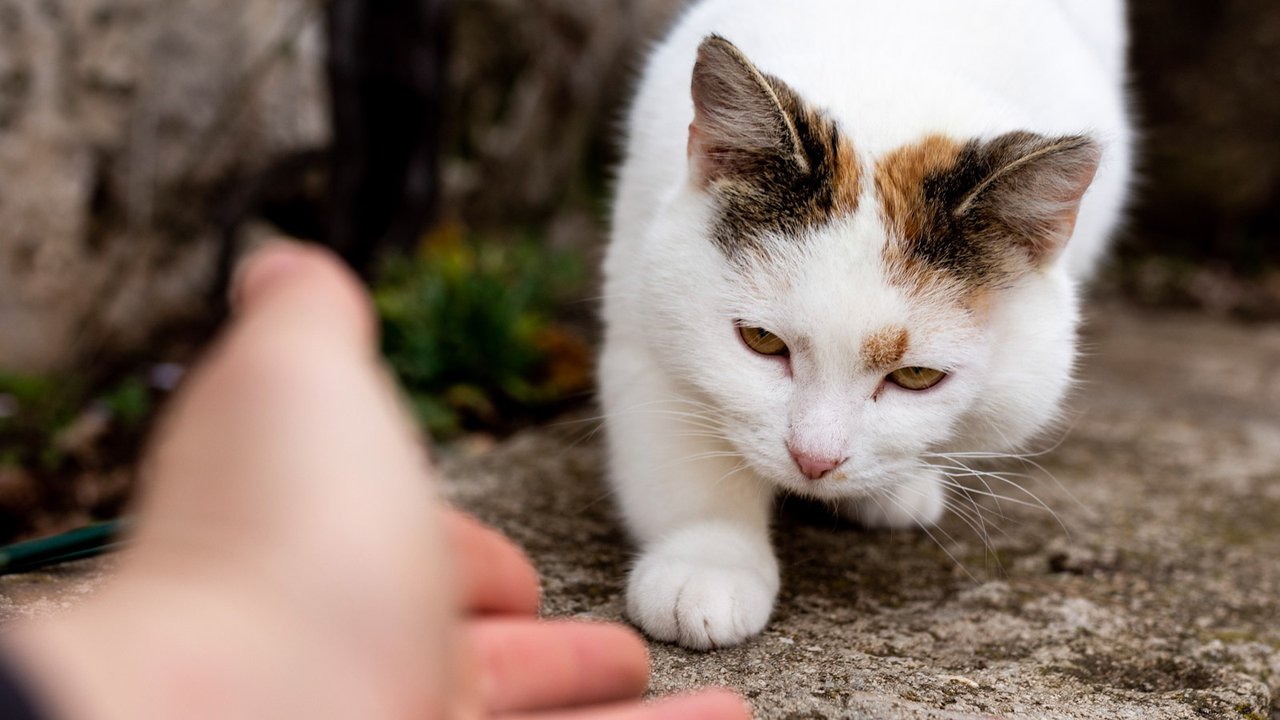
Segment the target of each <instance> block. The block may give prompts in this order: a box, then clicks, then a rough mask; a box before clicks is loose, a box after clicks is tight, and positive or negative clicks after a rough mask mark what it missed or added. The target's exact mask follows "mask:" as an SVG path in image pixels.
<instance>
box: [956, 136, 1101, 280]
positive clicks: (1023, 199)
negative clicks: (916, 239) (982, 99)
mask: <svg viewBox="0 0 1280 720" xmlns="http://www.w3.org/2000/svg"><path fill="white" fill-rule="evenodd" d="M979 153H980V154H981V155H983V156H985V157H984V160H985V162H984V163H983V164H984V165H986V167H988V168H990V172H989V174H987V176H986V177H985V179H983V180H982V181H981V182H979V183H978V184H977V185H976V186H975V187H974V188H973V189H972V190H970V192H969V193H968V194H967V195H966V196H965V197H963V198H962V199H961V200H960V202H959V203H958V204H957V205H956V207H955V214H956V215H957V216H958V217H961V218H966V219H971V220H978V221H980V223H981V224H982V225H984V226H986V227H987V228H988V229H991V230H998V231H999V232H1000V234H1001V235H1003V236H1005V237H1007V238H1008V239H1009V240H1010V241H1011V242H1013V243H1014V244H1015V245H1016V246H1018V247H1019V248H1020V249H1021V250H1023V251H1025V252H1026V253H1027V254H1029V255H1030V258H1031V260H1032V263H1033V264H1034V265H1035V266H1037V267H1042V266H1044V265H1046V264H1047V263H1049V262H1050V261H1052V260H1053V258H1055V257H1056V256H1057V255H1058V253H1059V252H1060V251H1061V250H1062V248H1063V247H1064V246H1065V245H1066V243H1067V240H1068V239H1069V238H1070V237H1071V233H1072V231H1073V230H1074V229H1075V224H1076V216H1077V214H1078V213H1079V212H1080V201H1081V199H1083V197H1084V193H1085V191H1086V190H1088V189H1089V185H1090V183H1092V182H1093V176H1094V174H1095V173H1096V172H1097V170H1098V163H1099V162H1100V160H1101V158H1102V147H1101V146H1100V145H1099V144H1098V142H1097V141H1095V140H1093V139H1091V138H1088V137H1086V136H1083V135H1072V136H1066V137H1045V136H1042V135H1036V134H1034V133H1029V132H1012V133H1007V134H1005V135H1001V136H1000V137H997V138H995V139H993V140H990V141H988V142H986V143H984V144H983V145H982V146H981V148H980V150H979Z"/></svg>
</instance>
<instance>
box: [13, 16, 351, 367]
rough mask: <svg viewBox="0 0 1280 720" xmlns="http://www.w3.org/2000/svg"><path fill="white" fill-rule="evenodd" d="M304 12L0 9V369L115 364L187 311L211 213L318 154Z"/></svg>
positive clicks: (320, 132)
mask: <svg viewBox="0 0 1280 720" xmlns="http://www.w3.org/2000/svg"><path fill="white" fill-rule="evenodd" d="M318 15H319V14H318V11H317V9H316V8H315V7H313V6H312V5H311V4H310V3H308V2H307V0H221V1H220V2H217V3H211V2H203V1H195V2H191V1H182V2H178V1H176V0H0V367H5V368H10V369H18V370H44V369H50V368H54V367H59V366H67V365H75V364H79V363H86V362H92V361H93V360H94V359H95V358H96V357H100V356H101V354H102V353H106V354H107V355H112V354H115V353H118V352H125V351H127V350H128V349H129V348H131V347H134V346H136V345H137V344H138V343H140V342H142V341H144V340H145V339H146V338H147V337H148V335H149V334H150V332H151V331H152V330H153V329H155V328H157V327H159V326H161V325H163V324H165V323H166V322H168V321H170V320H173V319H174V318H176V317H180V316H182V315H184V314H189V313H191V312H193V311H197V310H198V309H199V308H198V306H199V305H200V304H201V303H203V302H204V300H205V298H206V297H207V292H206V291H207V289H208V288H207V285H208V282H209V280H210V279H211V277H212V275H211V273H212V270H213V267H214V265H215V263H214V262H213V258H214V257H215V254H216V233H215V232H214V231H213V227H212V224H211V222H210V212H209V210H210V202H211V200H212V198H214V197H215V196H216V195H217V194H218V189H219V186H220V185H223V184H225V183H227V181H228V179H230V178H235V177H238V176H242V175H244V174H247V173H250V172H252V171H253V170H254V169H255V167H257V166H260V165H261V164H262V163H263V162H264V160H265V159H266V158H269V157H271V156H273V155H276V154H279V153H280V152H282V151H286V150H289V149H293V148H299V147H306V146H312V145H317V144H321V143H323V142H324V141H325V139H326V136H327V127H326V126H327V116H326V113H325V110H324V104H323V85H322V82H321V81H322V77H321V76H320V73H319V70H320V67H321V66H320V59H321V57H322V54H321V47H320V43H319V26H318V19H319V18H318Z"/></svg>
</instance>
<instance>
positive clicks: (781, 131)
mask: <svg viewBox="0 0 1280 720" xmlns="http://www.w3.org/2000/svg"><path fill="white" fill-rule="evenodd" d="M692 94H693V107H694V117H693V123H692V124H690V125H689V161H690V165H691V167H692V169H693V172H694V173H695V175H696V177H697V179H698V180H699V181H700V182H703V183H706V182H710V181H712V180H715V179H717V178H721V177H726V176H727V177H749V176H751V175H752V174H753V171H754V170H756V169H758V168H759V166H760V164H761V163H776V162H778V161H779V160H781V161H783V162H784V163H787V164H793V167H792V169H793V170H795V171H798V172H801V173H803V172H808V169H809V168H808V165H809V161H808V158H807V156H806V154H805V152H804V145H803V143H802V142H801V139H800V135H799V133H798V132H797V130H796V119H795V116H794V113H795V112H796V111H797V109H798V107H799V103H800V101H799V97H798V96H797V95H796V94H795V92H794V91H792V90H791V89H790V88H789V87H787V86H786V84H785V83H783V82H782V81H780V80H778V79H776V78H772V77H768V76H766V75H764V74H763V73H761V72H760V70H758V69H757V68H756V66H755V65H754V64H753V63H752V62H751V61H750V60H749V59H748V58H747V56H746V55H744V54H743V53H742V51H741V50H739V49H738V48H737V46H735V45H734V44H733V43H731V42H729V41H728V40H725V39H724V38H722V37H720V36H719V35H711V36H708V37H707V38H706V39H705V40H703V41H702V44H701V45H699V46H698V59H697V62H696V63H695V64H694V66H693V83H692Z"/></svg>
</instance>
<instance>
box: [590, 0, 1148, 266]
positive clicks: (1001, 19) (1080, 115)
mask: <svg viewBox="0 0 1280 720" xmlns="http://www.w3.org/2000/svg"><path fill="white" fill-rule="evenodd" d="M1123 15H1124V7H1123V2H1122V0H1090V2H1070V1H1069V0H1037V1H1036V2H1027V1H1026V0H964V2H957V1H956V0H790V1H789V2H777V1H776V0H703V1H702V2H699V3H696V4H695V5H694V6H693V7H692V8H691V9H690V10H689V11H688V12H687V13H686V14H685V15H684V16H683V17H682V18H681V19H680V21H679V22H678V23H677V25H676V27H675V29H674V30H673V31H672V33H671V34H670V36H669V37H668V38H667V39H666V40H665V41H664V42H663V43H661V44H660V45H659V46H658V47H657V48H656V50H655V52H654V54H653V55H652V56H651V58H650V60H649V63H648V64H647V66H646V68H645V72H644V77H643V80H642V83H641V86H640V88H639V93H638V95H637V98H636V101H635V104H634V106H633V109H632V114H631V117H630V121H629V125H628V130H629V135H630V137H629V144H628V158H629V159H628V161H627V163H626V164H625V165H624V166H623V168H622V172H621V175H620V178H619V180H620V183H619V188H618V190H619V195H618V201H619V206H618V207H617V208H616V213H615V230H616V231H617V230H622V232H620V233H619V232H615V241H616V240H617V236H618V235H622V236H625V235H626V234H627V232H626V229H625V228H619V227H618V225H619V224H622V225H627V224H630V225H635V224H636V223H642V222H643V220H644V216H643V213H644V207H645V206H649V207H651V206H652V205H653V204H654V203H655V202H660V201H661V197H662V195H663V194H664V193H669V192H670V191H671V188H672V187H673V186H674V185H678V184H680V183H681V182H682V179H683V177H684V172H685V141H686V128H687V126H688V123H689V121H690V120H691V119H692V116H693V109H692V103H691V100H690V97H689V79H690V71H691V69H692V67H693V61H694V58H695V55H696V51H697V46H698V44H699V43H700V42H701V41H702V39H703V38H705V37H706V36H707V35H709V34H712V33H715V34H719V35H722V36H724V37H725V38H726V39H728V40H729V41H730V42H732V43H734V44H735V45H737V46H738V47H739V48H741V50H742V51H743V52H744V53H745V55H746V56H747V57H749V58H751V60H752V61H753V62H754V63H755V64H756V65H757V66H758V67H759V68H760V69H761V70H762V71H763V72H766V73H769V74H772V75H774V76H776V77H778V78H780V79H782V80H783V81H784V82H786V83H787V84H788V85H790V86H791V87H793V88H795V90H796V91H797V92H798V93H799V94H800V96H801V97H803V98H805V100H806V101H808V102H810V103H811V104H813V105H814V106H817V107H821V108H824V109H825V110H827V111H828V112H829V113H830V114H831V115H832V116H833V117H834V118H835V119H836V120H837V122H839V124H840V126H841V129H842V131H843V132H845V133H847V135H848V136H849V137H850V139H851V140H852V142H853V144H854V147H855V148H856V149H857V150H858V152H859V153H860V154H862V155H863V156H864V157H875V156H877V155H879V154H881V153H884V152H888V151H889V150H892V149H894V148H896V147H899V146H901V145H904V144H906V143H909V142H912V141H915V140H917V139H918V138H920V137H921V136H923V135H926V134H930V133H943V134H949V135H953V136H956V137H975V136H978V137H980V136H994V135H997V134H1000V133H1004V132H1009V131H1013V130H1031V131H1034V132H1038V133H1042V134H1074V133H1079V132H1088V133H1090V134H1092V135H1094V136H1095V137H1097V139H1099V140H1100V141H1101V142H1102V143H1103V145H1104V148H1107V150H1106V151H1104V157H1105V156H1110V160H1109V161H1108V162H1104V167H1103V169H1102V171H1101V172H1100V174H1099V178H1098V182H1097V183H1096V184H1095V187H1097V186H1101V187H1102V188H1103V191H1105V192H1109V193H1110V194H1111V195H1114V196H1116V198H1117V199H1116V200H1115V202H1113V203H1111V205H1113V206H1114V207H1107V208H1102V209H1100V212H1102V213H1103V214H1106V215H1111V216H1114V215H1116V214H1117V213H1118V208H1119V204H1120V200H1119V198H1120V197H1121V196H1122V195H1123V188H1124V186H1125V185H1126V184H1127V167H1128V162H1129V160H1128V142H1129V130H1128V125H1127V121H1126V112H1125V104H1124V96H1123V87H1124V70H1123V66H1124V62H1123V56H1124V51H1125V31H1124V21H1123ZM1108 166H1110V167H1108ZM1095 194H1096V191H1095ZM632 203H634V204H635V205H636V207H628V205H629V204H632ZM1093 204H1095V205H1096V204H1097V203H1096V202H1095V203H1093ZM1083 220H1085V223H1084V224H1085V225H1086V226H1087V225H1088V224H1089V220H1088V218H1083ZM1111 223H1112V221H1111V219H1109V218H1108V219H1106V222H1103V223H1100V224H1102V225H1106V226H1107V229H1109V227H1110V224H1111ZM1095 234H1098V235H1101V234H1105V233H1104V232H1102V231H1099V232H1098V233H1095ZM1087 242H1089V241H1083V242H1081V243H1079V244H1086V243H1087ZM1100 243H1101V241H1100V240H1099V241H1097V243H1095V244H1099V245H1100ZM1073 250H1076V249H1075V248H1073ZM1077 252H1078V253H1079V254H1082V255H1085V256H1087V258H1086V261H1085V262H1083V263H1081V264H1082V265H1089V264H1091V259H1092V257H1093V256H1094V255H1096V248H1080V249H1079V250H1078V251H1077Z"/></svg>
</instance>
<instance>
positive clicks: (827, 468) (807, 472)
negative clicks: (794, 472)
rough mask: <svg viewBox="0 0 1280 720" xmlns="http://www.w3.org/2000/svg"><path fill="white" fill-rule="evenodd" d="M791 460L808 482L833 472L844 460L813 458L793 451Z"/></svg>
mask: <svg viewBox="0 0 1280 720" xmlns="http://www.w3.org/2000/svg"><path fill="white" fill-rule="evenodd" d="M791 459H793V460H795V461H796V465H799V466H800V472H802V473H804V476H805V477H807V478H809V479H810V480H817V479H819V478H821V477H822V476H823V475H826V474H827V473H828V472H831V471H832V470H835V469H836V468H837V467H839V466H840V463H842V462H844V460H845V459H844V458H840V459H838V460H836V459H833V458H821V457H814V456H813V455H806V454H805V453H799V452H796V451H795V450H792V451H791Z"/></svg>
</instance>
